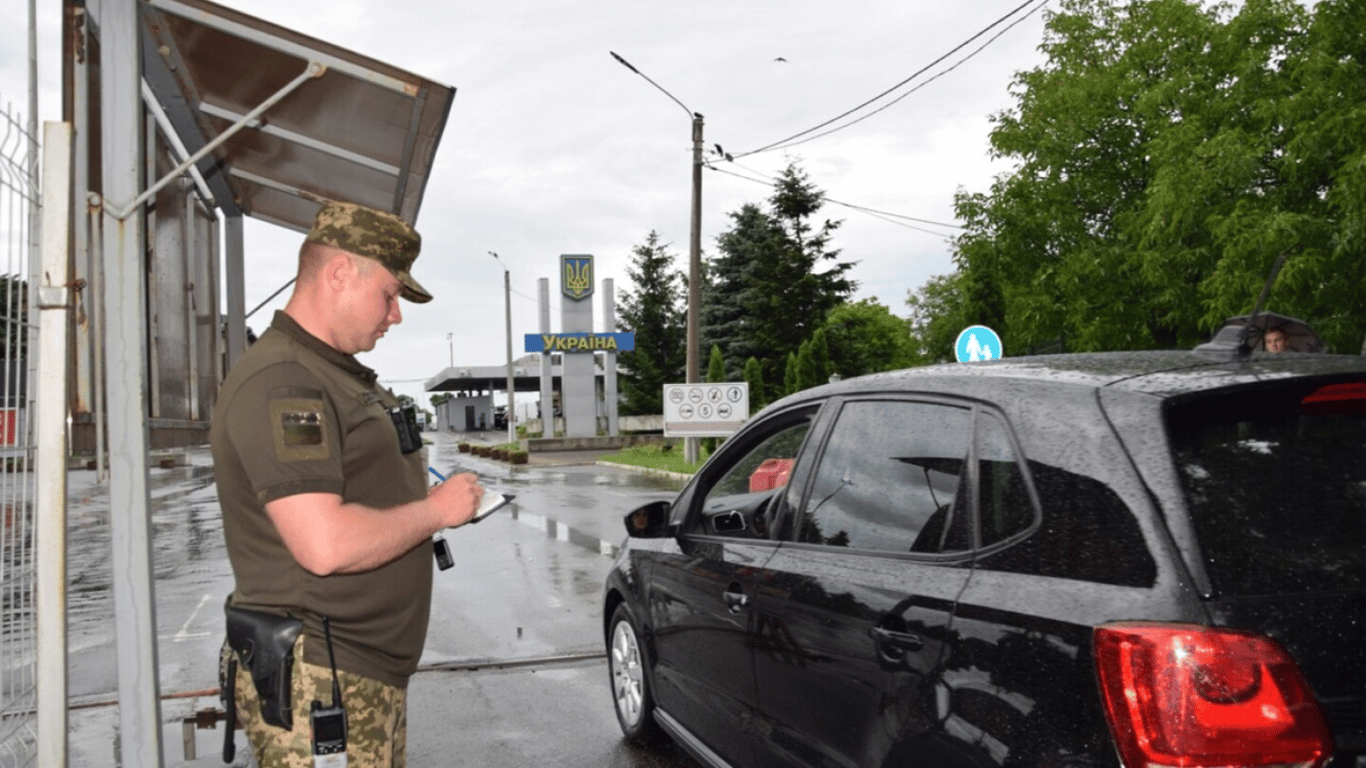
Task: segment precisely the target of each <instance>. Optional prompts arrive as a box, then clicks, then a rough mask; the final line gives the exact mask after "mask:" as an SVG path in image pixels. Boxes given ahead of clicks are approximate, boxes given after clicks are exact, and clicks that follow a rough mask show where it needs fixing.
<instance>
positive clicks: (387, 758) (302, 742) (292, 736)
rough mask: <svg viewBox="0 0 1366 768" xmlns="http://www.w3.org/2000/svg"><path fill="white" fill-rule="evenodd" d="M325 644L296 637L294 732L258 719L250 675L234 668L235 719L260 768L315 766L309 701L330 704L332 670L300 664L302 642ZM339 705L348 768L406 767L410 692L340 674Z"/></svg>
mask: <svg viewBox="0 0 1366 768" xmlns="http://www.w3.org/2000/svg"><path fill="white" fill-rule="evenodd" d="M306 642H307V643H318V644H321V643H322V642H323V641H322V640H319V639H317V638H312V637H300V638H299V641H298V642H296V643H295V644H294V681H293V689H294V693H293V697H292V700H291V702H292V703H291V706H292V707H293V711H294V728H293V729H292V730H289V731H286V730H285V729H283V728H280V727H277V726H274V725H270V724H268V723H266V722H265V720H264V719H262V717H261V705H260V701H259V699H258V697H257V695H256V686H255V685H254V684H253V683H252V681H251V673H250V672H249V671H248V670H247V669H246V668H245V667H243V666H241V665H240V664H239V665H238V667H237V681H236V686H237V690H236V696H237V721H238V722H239V723H241V725H242V729H243V731H245V733H246V735H247V741H248V742H249V743H250V745H251V753H252V756H253V757H255V758H256V765H258V766H260V768H313V729H312V727H311V726H310V724H309V716H308V714H309V710H310V709H311V708H312V704H313V701H314V700H315V699H316V700H317V701H321V702H322V703H323V704H324V705H330V704H331V703H332V670H331V669H330V668H328V667H320V666H316V665H314V664H309V663H307V662H305V661H304V660H303V649H304V643H306ZM230 653H232V651H231V650H230V649H229V648H228V646H227V644H226V643H225V644H224V645H223V652H222V655H221V657H220V659H219V664H220V668H219V679H220V680H222V679H224V675H225V674H226V670H227V659H228V655H229V654H230ZM337 674H338V677H339V678H340V680H341V692H342V703H343V706H344V707H345V709H346V765H347V768H404V766H406V764H407V762H406V760H405V757H404V753H405V751H406V749H407V731H408V706H407V704H408V692H407V691H406V690H405V689H403V688H396V687H394V686H392V685H386V684H385V683H381V682H380V681H378V680H374V679H371V678H368V677H362V676H360V675H356V674H352V673H350V672H347V671H345V670H338V672H337Z"/></svg>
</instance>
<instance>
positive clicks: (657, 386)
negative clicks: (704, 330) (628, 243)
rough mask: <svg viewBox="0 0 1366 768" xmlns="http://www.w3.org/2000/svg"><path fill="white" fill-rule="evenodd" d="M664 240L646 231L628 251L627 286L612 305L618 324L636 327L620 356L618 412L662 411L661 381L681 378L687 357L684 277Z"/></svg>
mask: <svg viewBox="0 0 1366 768" xmlns="http://www.w3.org/2000/svg"><path fill="white" fill-rule="evenodd" d="M673 265H674V255H673V254H672V253H670V252H669V250H668V245H667V244H665V243H661V242H660V241H659V233H658V232H655V231H653V230H652V231H651V232H650V234H649V235H647V236H646V238H645V243H644V244H643V245H637V246H636V247H635V249H634V250H633V252H632V260H631V265H630V266H628V267H627V268H626V275H627V277H628V278H630V280H631V284H632V290H630V291H623V292H622V294H621V300H620V302H619V303H618V306H617V314H618V315H619V319H620V323H621V325H622V327H624V328H625V329H627V330H630V331H632V332H633V333H635V340H636V343H635V349H634V350H632V351H630V352H623V353H621V354H620V356H619V360H620V363H621V369H622V370H621V393H622V402H621V413H622V415H625V416H640V415H649V414H657V413H663V412H664V399H663V398H664V385H665V384H669V383H677V382H681V381H683V379H684V367H685V365H686V363H687V344H686V341H685V340H686V337H687V315H686V307H685V305H686V298H685V297H684V284H685V278H684V277H683V274H682V273H681V272H679V271H678V270H676V269H675V268H674V266H673Z"/></svg>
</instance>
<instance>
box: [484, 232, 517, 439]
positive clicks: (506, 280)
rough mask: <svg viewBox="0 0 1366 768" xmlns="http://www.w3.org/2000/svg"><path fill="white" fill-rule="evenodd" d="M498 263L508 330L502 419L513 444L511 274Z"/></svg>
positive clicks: (491, 254)
mask: <svg viewBox="0 0 1366 768" xmlns="http://www.w3.org/2000/svg"><path fill="white" fill-rule="evenodd" d="M489 255H490V256H492V257H493V258H495V259H498V254H496V253H494V252H493V251H489ZM498 263H499V264H500V265H501V266H502V267H503V307H504V309H505V312H506V315H507V330H508V333H507V337H508V338H507V342H508V343H507V349H508V405H507V414H506V416H505V417H504V418H503V422H504V423H505V424H507V428H508V442H509V443H515V442H517V429H516V427H515V426H514V425H513V422H514V421H515V420H516V417H515V413H514V412H513V410H512V393H513V390H514V389H515V387H516V383H515V382H514V381H513V380H512V273H510V272H508V268H507V265H506V264H504V263H503V260H502V259H498Z"/></svg>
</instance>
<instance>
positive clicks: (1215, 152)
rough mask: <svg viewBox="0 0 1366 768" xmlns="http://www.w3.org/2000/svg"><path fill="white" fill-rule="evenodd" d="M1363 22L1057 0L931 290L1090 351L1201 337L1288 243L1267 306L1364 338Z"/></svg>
mask: <svg viewBox="0 0 1366 768" xmlns="http://www.w3.org/2000/svg"><path fill="white" fill-rule="evenodd" d="M1364 39H1366V14H1363V13H1362V12H1361V7H1360V2H1359V0H1323V2H1320V3H1318V4H1317V5H1316V6H1315V7H1314V10H1313V11H1312V12H1311V11H1309V10H1307V9H1306V8H1305V7H1304V6H1303V5H1301V4H1299V3H1296V2H1292V0H1247V2H1244V3H1242V4H1240V5H1237V6H1233V5H1225V4H1216V5H1210V6H1206V5H1204V4H1202V3H1200V2H1197V0H1148V1H1147V2H1138V3H1120V2H1116V1H1115V0H1061V2H1060V4H1059V6H1058V10H1057V11H1056V12H1054V13H1052V14H1051V15H1050V16H1049V18H1048V21H1047V25H1046V31H1045V36H1044V41H1043V45H1042V46H1041V50H1042V51H1043V52H1044V54H1045V56H1046V57H1047V62H1046V63H1045V64H1044V65H1042V66H1040V67H1038V68H1035V69H1033V70H1029V71H1026V72H1022V73H1020V74H1018V75H1017V77H1016V80H1015V82H1014V86H1013V88H1012V93H1013V96H1014V99H1015V106H1014V107H1012V108H1011V109H1009V110H1007V111H1005V112H1003V113H1001V114H998V115H996V116H995V117H994V118H993V122H994V127H993V130H992V132H991V138H990V142H991V152H992V154H993V155H994V156H995V157H997V158H1000V159H1008V160H1010V161H1012V162H1013V163H1014V169H1013V170H1012V171H1010V172H1008V173H1006V174H1003V175H1002V176H1000V177H998V178H997V179H996V181H995V182H994V183H993V184H992V185H991V188H990V191H989V192H985V193H969V192H967V191H960V192H959V193H958V194H957V195H956V197H955V206H956V208H957V211H958V214H959V217H960V218H962V219H963V220H964V221H965V222H966V228H965V230H964V233H963V234H962V235H961V236H960V237H959V238H958V239H957V240H956V241H955V244H954V261H955V264H956V266H957V268H958V271H957V273H956V276H955V277H954V278H953V280H952V282H940V283H938V284H936V285H934V286H933V288H932V289H931V290H929V291H924V290H922V292H921V294H920V297H919V298H920V299H921V300H923V301H925V302H938V301H948V302H949V303H950V305H951V306H950V307H948V309H949V311H950V312H952V313H953V315H954V320H955V325H957V326H958V327H960V328H961V327H962V325H965V324H970V323H974V322H980V323H983V324H986V325H990V326H992V327H993V328H996V329H997V330H998V331H1000V332H1001V333H1002V335H1003V337H1004V341H1005V345H1006V349H1007V350H1010V349H1021V348H1023V347H1026V346H1028V345H1031V344H1038V343H1042V342H1044V341H1046V340H1048V339H1052V338H1055V337H1056V336H1058V335H1059V334H1060V333H1064V332H1065V333H1066V334H1067V336H1068V341H1069V346H1072V347H1074V348H1076V349H1082V350H1086V349H1125V348H1149V347H1172V346H1176V347H1187V346H1192V345H1194V344H1196V343H1198V342H1200V341H1203V340H1205V339H1207V338H1208V337H1209V335H1210V333H1211V332H1212V331H1213V330H1214V329H1215V328H1216V327H1217V326H1218V325H1219V324H1221V322H1222V321H1223V319H1224V318H1225V317H1227V316H1230V315H1234V314H1241V313H1245V312H1247V311H1249V310H1250V309H1251V308H1252V304H1253V303H1254V301H1255V299H1256V296H1257V294H1258V293H1259V291H1260V289H1261V286H1262V284H1263V283H1264V281H1265V280H1266V278H1267V274H1268V272H1269V270H1270V268H1271V265H1272V264H1273V262H1274V261H1275V259H1276V257H1277V256H1278V255H1279V254H1282V253H1284V254H1287V260H1286V265H1285V269H1284V270H1283V272H1282V273H1281V276H1280V278H1279V281H1278V284H1277V285H1276V287H1275V290H1273V292H1272V298H1271V302H1270V304H1269V308H1271V309H1276V310H1278V311H1282V312H1285V313H1286V314H1294V315H1297V316H1300V317H1303V318H1305V319H1306V320H1309V321H1310V322H1311V323H1312V324H1314V325H1315V326H1316V328H1317V329H1318V330H1319V331H1320V333H1321V335H1323V336H1324V337H1325V339H1326V340H1328V341H1329V343H1330V345H1332V346H1336V347H1337V348H1340V349H1348V350H1351V351H1355V350H1356V349H1357V348H1358V347H1359V345H1360V338H1359V334H1360V328H1361V327H1362V326H1363V324H1366V322H1364V321H1366V296H1363V295H1362V291H1360V290H1359V286H1360V284H1361V282H1362V277H1363V276H1364V275H1366V266H1363V260H1362V259H1361V255H1362V252H1363V249H1366V210H1364V209H1366V169H1364V168H1366V166H1363V164H1362V163H1361V162H1360V158H1361V157H1362V156H1363V155H1364V154H1366V138H1364V137H1363V135H1362V134H1363V132H1362V131H1360V130H1358V129H1357V128H1356V127H1355V126H1359V125H1361V120H1362V118H1363V117H1366V109H1364V108H1363V104H1366V77H1364V76H1363V66H1364V64H1366V62H1364V61H1363V59H1364V58H1366V56H1363V53H1362V51H1363V44H1362V41H1363V40H1364ZM913 309H915V308H913ZM914 323H915V321H914V320H913V326H914ZM915 327H916V330H917V332H919V331H934V332H935V334H936V335H939V336H942V329H938V328H935V327H934V322H928V321H927V322H922V323H921V325H920V326H915ZM923 340H924V339H922V341H923Z"/></svg>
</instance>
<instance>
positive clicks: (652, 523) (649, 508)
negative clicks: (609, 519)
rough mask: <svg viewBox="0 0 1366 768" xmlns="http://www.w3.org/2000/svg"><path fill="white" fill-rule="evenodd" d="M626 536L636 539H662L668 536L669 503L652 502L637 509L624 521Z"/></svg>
mask: <svg viewBox="0 0 1366 768" xmlns="http://www.w3.org/2000/svg"><path fill="white" fill-rule="evenodd" d="M624 522H625V523H626V535H627V536H631V537H633V538H637V539H662V538H666V537H667V536H669V502H667V501H652V502H650V503H649V504H646V505H645V506H643V507H639V508H637V509H636V510H634V511H633V512H631V513H630V514H628V515H627V516H626V518H625V520H624Z"/></svg>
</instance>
